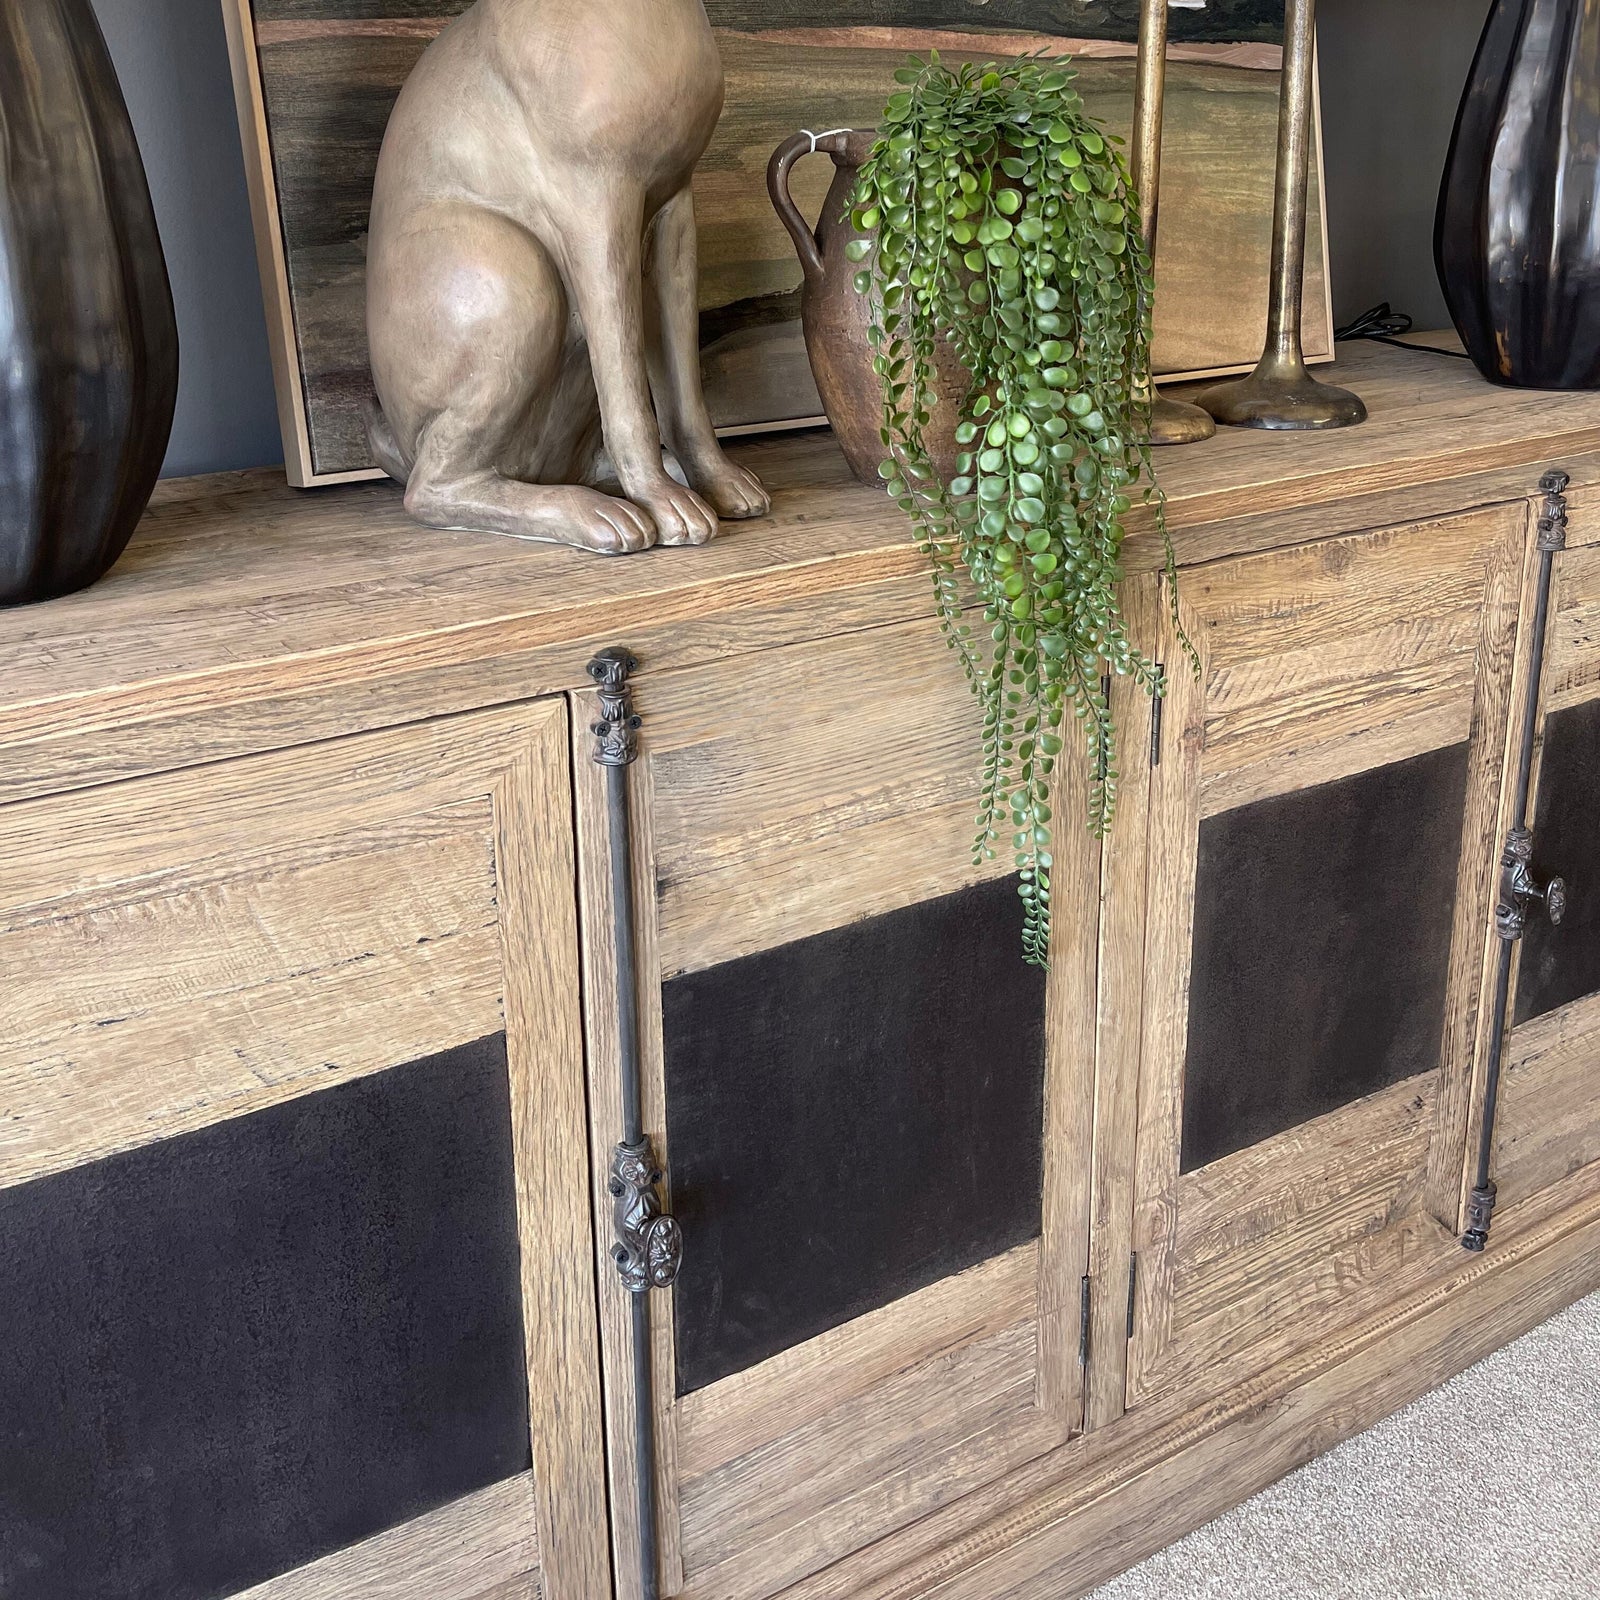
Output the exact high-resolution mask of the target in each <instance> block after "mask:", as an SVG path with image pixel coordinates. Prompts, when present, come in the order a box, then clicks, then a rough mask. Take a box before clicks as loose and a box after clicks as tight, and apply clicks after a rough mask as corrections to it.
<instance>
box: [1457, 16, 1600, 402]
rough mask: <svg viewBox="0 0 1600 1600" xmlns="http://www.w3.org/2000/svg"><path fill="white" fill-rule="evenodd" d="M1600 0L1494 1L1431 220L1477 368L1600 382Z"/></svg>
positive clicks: (1515, 380)
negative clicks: (1599, 3) (1598, 1)
mask: <svg viewBox="0 0 1600 1600" xmlns="http://www.w3.org/2000/svg"><path fill="white" fill-rule="evenodd" d="M1597 200H1600V8H1597V7H1596V6H1595V5H1594V4H1593V3H1592V0H1589V3H1586V0H1495V3H1494V5H1493V6H1492V8H1491V9H1490V12H1489V20H1488V23H1487V24H1486V26H1485V27H1484V31H1483V38H1482V40H1481V41H1480V42H1479V45H1478V54H1477V59H1476V60H1475V61H1474V62H1473V67H1472V75H1471V77H1470V78H1469V79H1468V80H1467V88H1466V93H1465V95H1464V96H1463V97H1462V101H1461V109H1460V111H1459V112H1458V113H1457V116H1456V127H1455V135H1454V137H1453V138H1452V140H1451V143H1450V155H1449V159H1448V161H1447V162H1446V164H1445V174H1444V184H1443V187H1442V189H1441V191H1440V194H1439V211H1438V218H1437V222H1436V225H1435V230H1434V255H1435V259H1436V261H1437V264H1438V268H1439V279H1440V282H1441V283H1442V284H1443V286H1444V294H1445V301H1446V303H1447V304H1448V305H1449V307H1450V315H1451V316H1452V317H1453V318H1454V319H1455V325H1456V328H1457V330H1458V331H1459V333H1460V334H1461V338H1462V340H1463V342H1464V343H1465V345H1466V347H1467V351H1468V353H1469V354H1470V355H1471V357H1472V359H1473V361H1474V362H1476V364H1477V366H1478V370H1479V371H1480V372H1482V373H1483V375H1484V376H1485V377H1486V378H1488V379H1489V380H1490V381H1491V382H1494V383H1506V384H1516V385H1519V386H1521V387H1524V388H1531V389H1593V388H1596V387H1600V232H1597V216H1596V204H1597Z"/></svg>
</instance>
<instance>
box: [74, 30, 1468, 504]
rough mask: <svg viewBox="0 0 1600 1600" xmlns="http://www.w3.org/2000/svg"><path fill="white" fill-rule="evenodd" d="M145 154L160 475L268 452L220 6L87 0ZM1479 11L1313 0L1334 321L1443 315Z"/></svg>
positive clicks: (271, 455)
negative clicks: (175, 363) (1448, 170)
mask: <svg viewBox="0 0 1600 1600" xmlns="http://www.w3.org/2000/svg"><path fill="white" fill-rule="evenodd" d="M94 3H95V9H96V11H97V12H98V13H99V17H100V23H101V26H102V27H103V28H104V29H105V33H106V38H107V41H108V43H109V44H110V46H111V54H112V56H113V58H114V60H115V61H116V65H117V71H118V73H119V74H120V75H121V78H122V86H123V91H124V93H125V94H126V96H127V99H128V109H129V111H130V112H131V114H132V116H133V125H134V128H135V131H136V132H137V133H138V136H139V142H140V145H141V147H142V148H143V151H144V159H145V165H146V167H147V169H148V171H149V174H150V188H151V192H152V193H153V195H154V197H155V206H156V215H157V217H158V218H159V220H160V223H161V233H162V238H163V241H164V242H165V245H166V251H167V260H168V263H169V265H170V268H171V271H172V287H173V292H174V294H175V295H176V297H177V302H178V322H179V329H180V333H181V337H182V342H183V377H182V384H181V387H180V391H179V395H178V417H177V423H176V426H175V428H174V430H173V436H172V449H171V451H170V453H169V455H168V458H167V471H168V472H169V473H186V472H210V471H218V470H221V469H223V468H230V467H247V466H260V465H263V464H266V463H269V462H275V461H280V460H282V458H283V449H282V445H281V444H280V442H279V438H278V424H277V413H276V410H275V408H274V404H273V396H272V374H271V371H270V368H269V366H268V359H267V345H266V331H265V324H264V322H263V318H262V311H261V290H260V284H259V281H258V279H257V276H256V265H255V250H254V246H253V244H252V241H251V232H250V212H249V204H248V201H247V199H246V195H245V186H244V166H243V161H242V158H241V156H240V153H239V135H238V127H237V123H236V122H235V118H234V109H233V91H232V87H231V82H230V79H229V74H228V57H227V44H226V40H225V38H224V35H223V31H222V10H221V3H220V0H94ZM1487 9H1488V3H1487V0H1323V3H1322V5H1321V7H1320V29H1321V49H1322V108H1323V128H1324V134H1325V151H1326V155H1325V159H1326V164H1327V173H1328V219H1329V228H1330V233H1331V238H1332V250H1333V290H1334V311H1335V314H1336V316H1337V317H1338V319H1339V320H1340V321H1345V320H1348V319H1349V318H1350V317H1351V316H1353V315H1355V314H1356V313H1358V312H1360V311H1362V310H1364V309H1365V308H1366V307H1367V306H1369V305H1372V304H1374V303H1375V302H1376V301H1379V300H1389V301H1391V302H1393V304H1394V305H1395V306H1396V307H1397V308H1398V309H1400V310H1404V311H1409V312H1410V313H1411V314H1412V315H1413V316H1414V317H1415V318H1416V319H1417V324H1418V326H1419V327H1438V326H1441V325H1442V324H1444V323H1445V322H1446V321H1447V320H1448V319H1447V318H1446V315H1445V310H1444V302H1443V300H1442V299H1441V297H1440V294H1439V288H1438V284H1437V283H1436V282H1435V281H1434V275H1433V250H1432V234H1433V206H1434V197H1435V194H1436V192H1437V190H1438V183H1439V172H1440V169H1441V167H1442V165H1443V163H1444V154H1445V147H1446V145H1447V144H1448V143H1449V138H1450V128H1451V124H1452V121H1453V120H1454V117H1455V107H1456V102H1457V100H1458V99H1459V97H1460V93H1461V85H1462V82H1463V81H1464V79H1465V77H1466V73H1467V69H1468V67H1469V65H1470V64H1471V61H1472V52H1473V49H1474V47H1475V45H1476V44H1477V39H1478V33H1479V31H1480V29H1481V27H1482V23H1483V18H1484V15H1485V14H1486V12H1487Z"/></svg>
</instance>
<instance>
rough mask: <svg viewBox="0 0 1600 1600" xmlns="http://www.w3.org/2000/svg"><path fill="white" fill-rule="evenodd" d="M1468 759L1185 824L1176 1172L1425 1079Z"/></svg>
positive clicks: (1439, 998) (1439, 1015)
mask: <svg viewBox="0 0 1600 1600" xmlns="http://www.w3.org/2000/svg"><path fill="white" fill-rule="evenodd" d="M1467 754H1468V747H1467V746H1466V745H1465V744H1460V745H1453V746H1450V747H1448V748H1446V749H1442V750H1435V751H1430V752H1429V753H1427V754H1426V755H1420V756H1414V757H1412V758H1411V759H1410V760H1407V761H1399V762H1395V763H1393V764H1391V765H1389V766H1383V767H1376V768H1374V769H1373V770H1371V771H1370V772H1363V773H1360V774H1358V775H1356V776H1355V777H1352V778H1344V779H1340V780H1339V781H1338V782H1335V783H1327V784H1320V785H1318V786H1317V787H1315V788H1311V789H1301V790H1297V791H1295V792H1293V793H1290V794H1285V795H1280V796H1277V797H1275V798H1273V799H1270V800H1263V801H1260V802H1257V803H1255V804H1252V805H1247V806H1240V807H1239V808H1238V809H1237V810H1234V811H1226V812H1223V813H1222V814H1220V815H1219V816H1215V817H1211V818H1208V819H1207V820H1206V821H1205V822H1203V823H1202V824H1201V827H1200V854H1199V865H1198V870H1197V875H1196V886H1195V928H1194V964H1193V972H1192V977H1191V987H1190V992H1189V1043H1188V1054H1187V1059H1186V1065H1185V1074H1184V1091H1183V1161H1182V1170H1183V1171H1185V1172H1192V1171H1194V1170H1195V1169H1196V1168H1197V1167H1203V1166H1206V1165H1207V1164H1208V1163H1210V1162H1212V1161H1216V1160H1218V1159H1219V1158H1220V1157H1222V1156H1225V1155H1229V1154H1231V1153H1232V1152H1233V1151H1235V1150H1243V1149H1246V1148H1247V1147H1249V1146H1250V1145H1254V1144H1259V1143H1260V1142H1261V1141H1262V1140H1263V1139H1269V1138H1271V1137H1272V1136H1273V1135H1274V1134H1277V1133H1282V1132H1283V1131H1284V1130H1285V1129H1288V1128H1293V1127H1297V1126H1298V1125H1299V1124H1300V1123H1302V1122H1307V1121H1309V1120H1310V1119H1311V1118H1312V1117H1317V1116H1321V1115H1322V1114H1323V1113H1324V1112H1328V1111H1333V1110H1335V1109H1336V1108H1337V1107H1339V1106H1342V1105H1347V1104H1349V1103H1350V1102H1351V1101H1353V1100H1358V1099H1360V1098H1361V1097H1362V1096H1363V1095H1367V1094H1371V1093H1373V1091H1375V1090H1377V1089H1381V1088H1384V1087H1385V1086H1386V1085H1388V1084H1392V1083H1399V1082H1401V1081H1402V1080H1403V1079H1406V1078H1409V1077H1412V1076H1414V1075H1415V1074H1417V1073H1419V1072H1425V1071H1427V1070H1429V1069H1430V1068H1433V1067H1435V1066H1437V1065H1438V1060H1439V1050H1440V1045H1441V1042H1442V1038H1443V1032H1444V1017H1445V991H1446V985H1447V979H1448V971H1449V963H1450V936H1451V924H1452V919H1453V917H1454V914H1455V896H1456V872H1457V867H1458V863H1459V859H1460V854H1461V829H1462V820H1463V811H1464V807H1465V803H1466V786H1467Z"/></svg>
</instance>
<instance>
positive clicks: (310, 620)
mask: <svg viewBox="0 0 1600 1600" xmlns="http://www.w3.org/2000/svg"><path fill="white" fill-rule="evenodd" d="M1344 350H1345V353H1344V354H1343V355H1342V357H1341V360H1340V362H1339V379H1340V381H1341V382H1343V383H1346V384H1348V385H1349V386H1351V387H1353V388H1355V389H1356V390H1357V391H1358V392H1359V393H1360V394H1361V395H1362V396H1363V398H1364V399H1365V400H1366V402H1367V405H1368V407H1369V410H1370V412H1371V420H1370V421H1369V422H1368V423H1367V424H1366V425H1365V426H1362V427H1358V428H1352V429H1347V430H1338V431H1335V432H1331V433H1326V434H1294V435H1282V434H1264V433H1259V432H1255V431H1251V430H1228V429H1223V430H1222V431H1221V432H1220V433H1219V434H1218V436H1217V437H1216V438H1215V439H1213V440H1209V441H1207V442H1205V443H1203V444H1200V445H1195V446H1190V447H1186V448H1183V449H1175V450H1167V451H1163V452H1160V453H1159V454H1158V458H1157V468H1158V471H1159V472H1160V475H1161V481H1162V484H1163V486H1164V488H1165V490H1166V494H1167V519H1168V523H1169V526H1170V528H1171V530H1172V533H1173V537H1174V540H1175V543H1176V545H1177V548H1178V557H1179V561H1180V563H1182V564H1184V565H1192V564H1195V563H1197V562H1201V561H1205V560H1209V559H1213V558H1216V557H1219V556H1223V555H1228V554H1232V553H1235V552H1237V551H1240V550H1247V549H1263V548H1271V547H1273V546H1275V545H1280V544H1289V543H1294V542H1298V541H1299V540H1303V539H1306V538H1311V537H1315V536H1317V535H1318V534H1321V533H1328V532H1338V531H1348V530H1351V529H1355V528H1361V527H1377V526H1385V525H1390V524H1398V523H1405V522H1411V521H1422V520H1425V519H1428V518H1432V517H1438V516H1443V515H1448V514H1450V513H1452V512H1456V511H1460V510H1463V509H1466V508H1468V507H1470V506H1473V505H1478V504H1484V503H1487V502H1489V501H1492V500H1506V499H1518V498H1523V497H1525V496H1528V495H1531V494H1532V493H1533V492H1534V489H1535V486H1536V483H1537V480H1538V477H1539V474H1540V472H1541V471H1543V470H1544V469H1545V468H1546V467H1549V466H1561V467H1563V468H1565V469H1566V470H1567V471H1568V472H1570V473H1571V474H1572V476H1573V481H1574V485H1575V487H1577V488H1579V489H1580V490H1581V489H1582V488H1583V487H1585V486H1586V485H1589V484H1591V483H1600V394H1561V393H1547V392H1536V391H1529V390H1515V389H1500V388H1495V387H1493V386H1491V385H1489V384H1486V383H1485V382H1483V380H1482V379H1481V378H1479V377H1478V375H1477V373H1476V372H1475V371H1474V370H1473V369H1472V368H1471V367H1470V366H1469V365H1468V363H1466V362H1465V361H1460V360H1452V359H1450V358H1448V357H1444V356H1438V355H1430V354H1423V353H1419V352H1402V351H1398V350H1394V349H1389V348H1384V347H1382V346H1378V345H1358V346H1353V347H1352V346H1346V347H1344ZM736 453H737V455H738V457H739V459H741V460H742V461H743V462H745V463H746V464H747V465H749V466H750V467H752V468H753V469H754V470H755V471H757V472H759V473H760V474H761V475H762V477H763V478H764V479H765V481H766V482H767V484H768V485H769V486H770V488H771V489H772V490H773V498H774V506H773V513H772V515H771V516H770V517H768V518H765V519H763V520H761V521H758V522H752V523H744V524H739V523H734V524H729V525H727V526H726V527H725V528H724V530H723V534H722V536H721V537H720V538H719V539H718V540H717V541H716V542H715V543H713V544H711V545H709V546H705V547H703V548H699V549H657V550H651V551H648V552H645V553H643V554H640V555H634V556H627V557H620V558H605V557H597V556H595V555H592V554H590V553H587V552H582V551H576V550H571V549H566V548H563V547H555V546H546V545H533V544H527V543H523V542H520V541H517V540H512V539H506V538H502V537H497V536H495V535H490V534H479V533H440V532H436V531H432V530H429V529H425V528H422V527H419V526H417V525H416V524H414V523H412V522H411V521H410V520H409V518H407V516H406V514H405V511H404V508H403V506H402V504H401V496H400V491H399V489H398V487H397V486H395V485H394V484H391V483H362V484H353V485H349V486H345V487H342V488H333V489H323V490H315V491H302V490H296V489H291V488H289V487H288V485H287V484H286V483H285V482H284V480H283V477H282V474H281V472H280V471H278V470H276V469H269V470H262V471H255V472H243V473H223V474H217V475H213V476H209V477H201V478H188V479H176V480H168V481H167V482H165V483H163V484H161V485H160V486H159V488H158V489H157V492H156V496H155V498H154V500H153V501H152V503H151V506H150V509H149V511H148V513H147V515H146V517H145V519H144V522H143V523H142V525H141V527H140V529H139V532H138V534H137V535H136V536H135V538H134V541H133V543H132V544H131V545H130V546H129V549H128V551H127V553H126V554H125V555H124V556H123V558H122V560H121V561H120V562H119V563H118V564H117V566H116V567H115V568H114V569H113V570H112V572H111V573H110V574H109V576H107V577H106V578H105V579H104V580H102V581H101V582H100V583H99V584H97V585H95V586H94V587H93V588H91V589H88V590H85V591H83V592H82V593H80V594H76V595H71V596H68V597H66V598H64V599H61V600H56V601H51V602H49V603H47V604H44V605H39V606H32V607H24V608H21V609H17V610H13V611H9V612H3V613H0V800H6V799H14V798H20V797H22V796H24V795H27V794H39V793H48V792H51V791H52V790H54V789H58V788H69V787H80V786H83V785H85V784H90V783H98V782H105V781H109V780H112V779H115V778H118V777H126V776H132V775H135V774H137V773H140V772H148V771H156V770H162V769H165V768H170V767H173V766H178V765H188V764H192V763H194V762H197V761H204V760H208V759H222V758H224V757H227V756H230V755H237V754H242V753H245V752H247V751H251V750H258V749H268V748H275V747H281V746H283V745H286V744H292V743H300V742H304V741H306V740H310V739H316V738H323V737H330V736H335V735H338V734H342V733H349V732H355V731H358V730H360V729H363V728H369V727H376V726H383V725H388V724H393V723H396V722H401V721H407V720H413V719H415V718H418V717H424V716H434V715H441V714H448V713H451V712H455V711H464V710H469V709H473V708H476V707H479V706H485V705H492V704H501V703H506V702H508V701H513V700H519V699H526V698H529V697H532V696H535V695H541V694H551V693H559V692H562V691H564V690H568V689H572V688H576V687H580V686H587V684H588V679H587V677H586V676H585V671H584V668H585V663H586V662H587V660H588V658H589V656H590V655H591V654H592V652H593V650H594V649H595V648H596V647H597V646H599V645H604V644H613V643H622V644H627V645H629V646H630V647H632V648H633V649H634V650H635V651H637V652H638V653H639V654H640V655H641V658H642V659H643V660H644V662H645V664H646V666H647V668H651V669H655V670H660V669H662V668H668V667H674V666H681V665H687V664H690V663H693V662H700V661H707V660H715V659H719V658H730V657H734V656H738V655H742V654H745V653H747V652H749V651H751V650H755V649H760V648H765V647H770V646H772V645H775V644H783V643H790V642H795V641H798V640H800V639H805V638H816V637H821V636H825V635H828V634H833V633H840V632H847V631H855V630H859V629H861V628H865V627H869V626H874V625H878V624H882V623H886V622H893V621H901V620H906V619H909V618H912V617H917V616H927V615H930V614H931V610H932V603H931V594H930V589H929V585H928V583H927V579H926V575H925V571H924V564H923V558H922V556H921V555H920V554H919V552H918V550H917V549H916V547H915V545H914V543H913V541H912V537H911V533H910V529H909V527H908V525H907V523H906V520H905V519H904V517H902V515H901V514H900V512H899V511H898V510H897V509H896V508H895V506H894V505H893V504H892V503H891V502H890V501H889V500H888V499H887V497H886V496H885V495H883V494H882V493H880V492H878V491H877V490H875V489H873V488H871V487H866V486H863V485H860V484H858V483H856V482H855V481H854V480H853V479H852V478H851V477H850V476H849V473H848V471H847V469H846V467H845V464H844V460H843V457H842V456H841V455H840V453H839V451H838V449H837V447H836V446H835V444H834V443H833V440H832V437H831V435H830V434H828V433H827V432H826V431H813V432H808V433H802V434H791V435H773V436H768V437H765V438H760V439H755V440H747V441H742V442H740V443H739V444H738V445H737V446H736ZM1125 558H1126V565H1127V567H1128V568H1129V570H1139V569H1145V570H1148V569H1150V568H1151V567H1153V566H1155V565H1158V564H1159V562H1160V560H1161V547H1160V541H1159V539H1157V538H1156V537H1155V535H1154V530H1153V525H1152V517H1151V514H1150V513H1149V512H1148V511H1147V510H1145V509H1144V508H1143V507H1139V508H1136V511H1135V513H1134V516H1133V518H1132V531H1131V533H1130V537H1129V542H1128V545H1127V548H1126V552H1125Z"/></svg>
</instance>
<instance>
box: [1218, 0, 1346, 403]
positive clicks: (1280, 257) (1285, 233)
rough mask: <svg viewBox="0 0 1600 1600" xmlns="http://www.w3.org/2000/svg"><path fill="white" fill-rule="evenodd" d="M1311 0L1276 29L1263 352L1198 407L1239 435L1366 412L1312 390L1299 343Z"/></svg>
mask: <svg viewBox="0 0 1600 1600" xmlns="http://www.w3.org/2000/svg"><path fill="white" fill-rule="evenodd" d="M1315 48H1316V0H1288V6H1287V14H1286V16H1285V18H1284V24H1283V92H1282V98H1281V102H1280V104H1279V108H1278V181H1277V197H1276V202H1275V204H1274V207H1273V214H1272V283H1271V295H1270V299H1269V301H1268V305H1267V345H1266V350H1265V351H1264V352H1263V354H1262V357H1261V360H1260V361H1259V362H1258V363H1257V365H1256V369H1255V371H1254V372H1252V373H1251V374H1250V376H1249V377H1247V378H1237V379H1235V380H1234V381H1233V382H1231V383H1222V384H1218V385H1217V387H1216V388H1214V389H1207V390H1206V392H1205V393H1204V394H1202V395H1201V396H1200V404H1201V405H1202V406H1204V407H1205V409H1206V410H1207V411H1209V412H1210V413H1211V415H1212V416H1214V417H1215V418H1216V419H1217V421H1218V422H1226V423H1230V424H1232V425H1233V426H1235V427H1241V428H1283V429H1306V428H1348V427H1350V426H1352V425H1353V424H1354V423H1357V422H1365V421H1366V420H1367V408H1366V407H1365V406H1364V405H1363V404H1362V403H1361V400H1360V397H1359V396H1357V395H1354V394H1351V393H1350V391H1349V390H1348V389H1336V388H1334V387H1333V385H1332V384H1327V383H1318V382H1317V380H1316V379H1315V378H1313V377H1312V376H1311V374H1310V373H1309V372H1308V371H1307V370H1306V359H1305V353H1304V351H1303V349H1302V348H1301V344H1300V307H1301V292H1302V288H1303V280H1304V275H1305V256H1306V180H1307V176H1308V173H1309V167H1310V155H1311V67H1312V58H1313V53H1314V51H1315Z"/></svg>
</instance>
